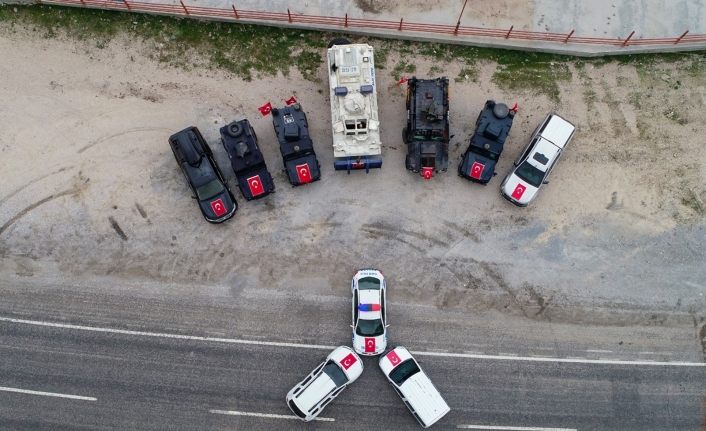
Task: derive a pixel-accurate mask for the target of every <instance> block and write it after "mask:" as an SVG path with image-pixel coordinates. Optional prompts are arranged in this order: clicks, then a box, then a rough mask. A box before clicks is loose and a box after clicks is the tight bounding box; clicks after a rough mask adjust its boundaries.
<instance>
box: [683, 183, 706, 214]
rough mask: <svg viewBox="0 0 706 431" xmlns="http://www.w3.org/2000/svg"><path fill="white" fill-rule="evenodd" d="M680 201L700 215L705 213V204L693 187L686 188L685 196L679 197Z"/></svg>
mask: <svg viewBox="0 0 706 431" xmlns="http://www.w3.org/2000/svg"><path fill="white" fill-rule="evenodd" d="M681 203H682V205H684V206H685V207H688V208H691V209H692V210H694V211H695V212H696V213H697V214H698V215H700V216H704V215H706V205H704V202H703V201H702V200H701V198H700V197H699V195H698V194H697V193H696V192H695V191H694V190H693V189H688V190H687V192H686V196H683V197H682V198H681Z"/></svg>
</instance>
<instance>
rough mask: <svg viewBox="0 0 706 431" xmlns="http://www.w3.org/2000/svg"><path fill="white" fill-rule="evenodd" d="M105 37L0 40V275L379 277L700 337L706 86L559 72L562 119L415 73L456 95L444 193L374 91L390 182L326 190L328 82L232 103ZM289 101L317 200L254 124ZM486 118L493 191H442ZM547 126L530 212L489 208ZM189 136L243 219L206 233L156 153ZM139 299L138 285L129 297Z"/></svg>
mask: <svg viewBox="0 0 706 431" xmlns="http://www.w3.org/2000/svg"><path fill="white" fill-rule="evenodd" d="M150 49H151V48H150V47H148V46H145V45H139V44H135V43H134V42H130V43H129V42H128V41H127V40H125V39H123V38H118V39H116V40H114V41H113V42H111V43H110V44H108V45H107V46H106V47H104V48H102V49H99V48H96V47H95V46H92V45H91V44H90V43H87V42H76V41H70V40H66V39H63V38H56V39H45V38H43V37H41V36H40V35H37V34H33V33H31V32H22V31H20V32H13V33H10V32H8V31H6V29H2V28H0V56H1V57H2V58H3V61H2V62H1V63H0V76H2V79H0V98H1V99H2V100H3V103H2V104H0V124H3V125H4V128H5V130H4V133H2V134H0V171H1V172H2V182H1V183H0V276H1V277H2V278H3V279H5V280H6V281H9V280H12V279H13V278H23V279H25V281H26V279H27V278H34V279H36V280H37V282H38V283H41V282H42V281H43V280H44V281H46V280H54V281H56V280H66V281H67V282H71V283H81V282H83V281H86V280H88V281H90V282H100V283H106V284H113V285H115V288H116V289H120V280H128V279H129V280H131V281H135V280H138V281H139V280H151V281H160V282H163V283H172V284H174V285H175V286H176V285H183V284H189V283H196V282H198V283H197V285H198V286H200V287H198V288H199V289H208V286H209V285H211V286H228V287H229V288H230V289H232V290H233V291H237V290H238V289H241V288H243V287H244V286H248V287H253V286H257V287H259V288H262V289H276V290H294V291H297V292H300V293H301V294H309V293H311V294H317V293H321V294H325V293H330V292H331V291H332V290H338V289H339V288H340V287H341V286H343V287H345V286H347V285H348V283H349V277H350V274H351V273H352V271H353V270H354V269H355V268H358V267H363V266H368V265H375V266H377V267H380V268H382V269H383V270H384V272H385V273H386V275H388V277H390V278H391V280H392V281H393V283H394V286H395V290H394V292H393V293H392V296H393V300H396V301H409V302H419V303H429V304H434V305H436V306H438V307H440V308H454V309H461V310H468V311H479V310H487V309H493V310H500V311H503V312H507V313H512V314H518V315H524V316H527V317H531V318H536V319H550V320H551V319H553V320H565V321H581V320H583V321H591V322H595V323H619V324H622V323H639V324H647V325H661V324H669V323H670V322H671V321H682V322H683V321H691V320H692V319H693V321H694V323H695V324H696V323H697V320H698V319H702V318H703V316H704V314H705V313H706V305H705V304H706V301H705V299H706V298H705V297H704V295H705V294H706V281H705V280H706V258H705V257H704V256H706V204H705V203H704V202H706V145H704V136H706V124H705V122H704V121H703V120H704V114H703V113H704V109H705V108H706V84H704V82H706V80H705V79H704V78H706V68H704V67H702V66H698V65H693V64H686V63H668V64H662V63H660V64H656V65H644V66H641V65H635V64H620V63H607V64H605V65H597V64H586V65H582V66H581V65H577V66H572V67H571V69H572V70H571V72H572V76H573V78H572V79H571V81H570V82H566V83H560V84H559V85H560V90H561V94H560V101H559V102H553V101H552V100H551V99H550V98H548V97H545V96H541V95H539V96H538V95H535V94H533V93H532V92H530V91H523V92H513V93H509V92H507V91H505V90H503V89H502V88H499V87H498V86H497V85H496V84H494V83H493V81H492V79H491V77H492V75H493V72H494V71H495V67H496V65H495V64H494V63H490V62H486V63H483V64H481V65H479V74H478V77H477V79H476V80H475V81H474V80H472V79H468V80H461V82H455V80H454V79H453V78H454V77H456V76H457V75H458V73H459V71H460V70H461V65H460V64H455V63H450V64H443V65H439V64H436V63H433V62H431V61H429V60H420V61H415V62H414V63H415V64H416V75H417V76H419V77H423V76H425V75H427V72H428V71H429V70H430V69H431V68H432V66H437V67H441V68H442V69H443V70H444V73H445V74H447V75H448V76H449V77H451V78H452V79H451V97H452V98H451V118H452V134H454V135H455V137H454V139H453V140H452V145H451V154H450V159H451V160H452V162H451V164H450V167H449V172H448V173H445V174H439V175H438V176H436V177H435V178H434V179H433V180H431V181H428V182H425V181H423V180H422V179H421V177H419V176H418V175H414V174H411V173H409V172H407V171H405V169H404V164H403V162H404V154H405V151H406V149H405V148H404V145H403V144H402V142H401V139H400V135H401V129H402V127H403V122H404V119H405V112H404V91H405V89H404V87H403V86H399V85H396V84H395V80H394V78H393V77H392V76H391V69H392V65H394V63H395V62H396V61H397V58H396V57H395V55H394V54H391V55H390V56H389V58H388V64H387V68H386V69H381V70H378V75H377V82H378V87H379V102H380V115H381V118H382V121H383V123H382V132H383V143H384V150H383V151H384V154H383V156H384V167H383V169H381V170H378V171H374V172H371V173H370V174H368V175H365V174H364V173H354V174H351V175H346V174H345V173H336V172H334V171H333V166H332V165H333V163H332V161H333V159H332V152H331V148H330V119H329V117H328V115H329V114H328V113H329V108H328V100H327V95H326V91H325V90H326V84H325V80H326V75H325V71H324V70H323V68H322V69H321V70H320V71H319V78H320V82H312V81H307V80H305V79H303V78H302V77H301V76H300V75H299V74H298V73H297V72H296V71H295V70H292V72H291V73H290V75H289V76H286V77H284V76H278V77H276V78H272V77H262V78H261V79H255V80H253V81H252V82H245V81H243V80H241V79H239V78H236V77H233V76H230V75H228V74H225V73H222V72H220V71H217V70H209V69H205V68H201V67H195V68H193V69H192V70H188V71H187V70H183V69H175V68H169V67H167V66H165V65H164V64H161V63H159V62H157V61H154V60H152V59H150V56H149V53H150ZM291 95H295V96H296V97H297V98H298V99H299V101H300V102H301V103H302V105H303V107H304V109H305V110H306V111H307V113H308V117H309V122H310V126H311V131H312V133H313V138H314V142H315V146H316V150H317V153H318V155H319V160H320V162H321V164H322V170H323V179H322V181H320V182H318V183H315V184H312V185H308V186H306V187H300V188H296V189H293V188H290V187H289V186H288V184H287V182H286V179H285V176H284V175H283V174H282V173H281V172H280V169H281V167H282V162H281V159H280V158H279V152H278V149H277V144H276V141H275V138H274V132H273V129H272V125H271V119H270V117H262V116H261V115H260V114H259V113H258V111H257V107H258V106H260V105H261V104H263V103H264V102H266V101H268V100H269V101H271V102H272V103H273V104H274V105H277V104H283V100H285V99H287V98H289V97H290V96H291ZM488 98H495V99H496V100H501V101H506V102H508V103H509V104H512V103H514V102H518V103H519V106H520V111H519V114H518V117H517V118H516V120H515V125H514V126H513V129H512V132H511V134H510V138H509V140H508V144H507V145H506V147H505V148H506V149H505V153H504V155H503V157H502V158H501V161H500V163H499V166H498V177H497V178H495V179H493V180H492V181H491V183H490V184H489V185H488V186H486V187H483V186H478V185H475V184H471V183H469V182H466V181H464V180H462V179H460V178H458V177H457V175H456V174H455V169H456V165H457V161H458V158H459V157H460V155H461V153H462V151H463V150H464V149H465V146H466V145H467V140H468V138H469V136H470V134H471V132H472V126H473V124H474V122H475V118H476V116H477V115H478V112H479V110H480V108H481V107H482V105H483V103H484V101H485V100H486V99H488ZM552 110H556V111H558V112H560V113H561V114H562V115H564V116H566V117H567V118H569V119H571V120H572V121H573V122H574V123H576V124H577V125H578V127H579V131H578V133H577V135H576V137H575V139H574V141H573V142H572V144H571V146H570V147H568V149H567V151H566V152H565V155H564V157H563V158H562V160H561V161H560V162H559V164H558V166H557V168H556V169H555V170H554V172H553V173H552V178H551V184H549V185H548V186H546V188H545V189H544V190H543V191H542V192H540V195H539V197H538V199H537V200H536V201H535V202H534V204H533V205H531V206H530V207H528V208H525V209H520V208H516V207H514V206H512V205H510V204H509V203H507V202H506V201H504V200H503V199H502V198H501V197H500V195H499V190H498V188H499V185H500V182H501V181H502V176H503V175H504V174H505V173H506V172H507V171H508V170H509V169H510V167H511V166H512V160H513V159H514V158H515V157H516V156H517V155H518V153H519V152H520V150H521V148H522V147H523V146H524V145H525V143H526V140H527V138H528V136H529V134H530V133H531V132H532V130H533V129H534V128H535V127H536V125H537V124H538V123H539V122H540V121H541V120H542V118H543V117H544V116H545V115H546V113H547V112H549V111H552ZM242 117H247V118H248V119H250V121H251V122H252V123H253V124H254V127H255V129H256V132H257V135H258V136H259V138H260V145H261V147H262V148H263V152H264V153H265V156H266V160H267V163H268V166H269V167H270V170H271V172H273V175H274V177H275V182H276V185H277V193H276V194H275V195H273V196H271V197H268V198H266V199H264V200H261V201H257V202H246V201H245V200H244V199H242V198H241V197H240V195H239V193H238V191H237V187H236V186H235V182H234V181H233V174H232V170H231V168H230V166H229V163H228V159H227V156H226V155H225V153H224V151H223V149H222V147H221V146H220V144H219V143H218V128H219V127H221V126H222V125H224V124H226V123H227V122H229V121H231V120H234V119H238V118H242ZM189 125H195V126H197V127H199V128H200V130H201V131H202V133H203V134H204V136H205V137H206V139H207V140H208V141H209V143H211V144H212V147H213V148H214V152H215V153H216V156H217V159H218V161H219V162H220V163H221V166H222V167H223V168H224V172H225V173H226V175H227V177H228V178H229V181H230V184H231V186H232V188H233V191H234V192H235V194H236V197H237V198H238V201H239V203H240V205H241V206H240V210H239V212H238V213H237V214H236V216H235V217H234V219H233V220H231V221H229V222H227V223H225V224H223V225H219V226H214V225H210V224H208V223H206V222H205V221H204V220H203V219H202V217H201V215H200V213H199V211H198V209H197V207H196V205H195V204H194V202H193V201H192V200H191V199H190V191H189V189H188V188H187V186H186V184H185V182H184V179H183V177H182V175H181V174H180V172H179V171H178V169H177V165H176V163H175V161H174V160H173V156H172V155H171V153H170V151H169V147H168V144H167V137H168V136H169V135H170V134H171V133H173V132H175V131H178V130H180V129H182V128H184V127H186V126H189ZM133 285H134V284H133Z"/></svg>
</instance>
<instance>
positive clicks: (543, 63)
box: [0, 5, 706, 101]
mask: <svg viewBox="0 0 706 431" xmlns="http://www.w3.org/2000/svg"><path fill="white" fill-rule="evenodd" d="M0 23H1V24H4V26H6V27H8V28H9V29H10V31H12V30H13V29H18V28H21V29H29V30H31V31H38V32H42V34H43V35H44V36H45V37H48V38H52V37H70V38H74V39H76V40H81V41H85V42H86V43H91V44H94V45H95V47H97V48H104V47H105V46H107V44H108V43H109V42H110V41H111V40H113V39H114V38H116V37H118V36H123V37H131V38H139V39H141V40H142V41H144V42H146V45H147V46H148V48H150V51H149V54H150V55H151V56H152V57H153V58H156V59H157V60H159V61H162V62H165V63H167V64H169V65H173V66H178V67H184V68H192V67H194V66H195V65H201V66H206V67H212V68H219V69H222V70H226V71H230V72H232V73H234V74H236V75H238V76H240V77H242V78H244V79H248V80H250V79H253V77H254V75H258V74H259V75H270V76H272V75H276V74H278V73H282V74H284V75H287V74H288V73H289V70H290V68H291V67H296V68H297V69H298V70H299V71H300V72H301V73H302V75H303V76H304V77H305V78H307V79H310V80H315V79H316V77H317V71H318V70H319V68H320V67H321V65H322V63H323V62H324V49H325V48H326V46H327V44H328V41H329V40H331V39H332V38H333V37H334V35H333V34H330V33H322V32H315V31H305V30H295V29H281V28H275V27H264V26H255V25H244V24H237V23H222V22H212V21H201V20H195V19H182V18H173V17H161V16H155V15H146V14H139V13H129V12H113V11H102V10H95V9H81V8H66V7H55V6H37V5H35V6H0ZM349 38H350V39H351V40H353V41H366V42H369V43H371V44H373V45H374V46H375V48H376V57H377V58H376V66H377V67H378V68H380V69H384V68H385V67H386V63H387V62H388V58H389V57H390V54H391V53H395V54H397V55H399V57H400V58H401V59H400V60H399V61H398V62H397V63H396V64H395V66H394V67H393V69H392V71H391V74H392V75H393V76H394V77H395V78H396V79H399V78H400V77H401V76H402V75H403V74H412V73H414V72H415V71H416V65H415V63H414V59H415V58H426V59H431V60H433V61H434V62H435V63H436V64H435V65H434V66H432V67H431V68H430V70H429V74H430V75H438V74H441V73H443V70H445V68H444V67H442V66H438V64H444V63H452V62H457V63H460V65H461V72H460V73H459V75H458V76H457V78H456V81H457V82H463V81H472V82H474V81H476V80H477V77H478V64H479V63H482V62H494V63H496V64H497V69H496V71H495V73H494V75H493V78H492V79H493V82H495V83H496V84H497V85H498V86H500V87H502V88H504V89H508V90H516V91H529V92H531V93H533V94H543V95H546V96H547V97H549V98H550V99H552V100H555V101H557V100H558V99H559V95H560V92H559V83H561V82H563V81H568V80H570V79H571V77H572V72H571V71H572V68H571V67H570V66H571V65H572V64H573V66H574V69H575V70H577V71H578V73H581V71H582V70H583V68H584V66H585V65H586V64H592V65H594V66H597V67H598V66H601V65H604V64H606V63H609V62H620V63H627V64H634V65H635V66H636V68H637V69H638V73H640V75H641V76H645V75H650V76H655V75H656V74H660V73H661V72H660V64H661V63H664V62H673V61H677V60H686V59H689V60H690V63H689V64H688V73H690V74H692V75H702V74H704V72H705V71H706V60H704V59H703V58H701V56H699V55H697V54H693V53H674V54H649V55H648V54H645V55H625V56H611V57H600V58H592V59H577V58H574V57H569V56H562V55H555V54H544V53H536V52H523V51H513V50H504V49H491V48H478V47H471V46H460V45H444V44H439V43H421V42H412V41H405V40H389V39H377V38H370V37H363V36H349ZM656 76H659V75H656ZM672 84H673V85H676V86H678V85H680V83H679V82H678V81H676V82H674V83H672ZM585 97H586V98H587V99H588V100H591V99H593V97H595V96H594V95H592V94H586V95H585Z"/></svg>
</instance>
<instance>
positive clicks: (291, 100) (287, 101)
mask: <svg viewBox="0 0 706 431" xmlns="http://www.w3.org/2000/svg"><path fill="white" fill-rule="evenodd" d="M284 103H286V104H287V106H289V105H294V104H295V103H297V99H295V98H294V96H292V97H290V98H289V99H287V100H285V101H284Z"/></svg>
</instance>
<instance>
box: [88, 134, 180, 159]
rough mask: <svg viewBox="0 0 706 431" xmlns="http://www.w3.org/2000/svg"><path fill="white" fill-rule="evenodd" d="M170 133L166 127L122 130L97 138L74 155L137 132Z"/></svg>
mask: <svg viewBox="0 0 706 431" xmlns="http://www.w3.org/2000/svg"><path fill="white" fill-rule="evenodd" d="M170 131H171V130H169V129H167V128H166V127H136V128H134V129H128V130H124V131H122V132H119V133H114V134H112V135H108V136H103V137H102V138H98V139H96V140H95V141H93V142H91V143H89V144H87V145H84V146H83V147H81V148H79V150H78V151H77V152H76V153H78V154H81V153H83V152H84V151H86V150H88V149H90V148H93V147H95V146H96V145H98V144H102V143H103V142H106V141H109V140H111V139H113V138H118V137H120V136H125V135H129V134H132V133H138V132H170Z"/></svg>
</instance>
